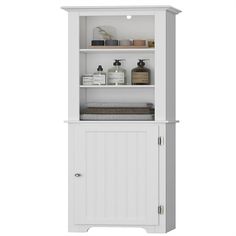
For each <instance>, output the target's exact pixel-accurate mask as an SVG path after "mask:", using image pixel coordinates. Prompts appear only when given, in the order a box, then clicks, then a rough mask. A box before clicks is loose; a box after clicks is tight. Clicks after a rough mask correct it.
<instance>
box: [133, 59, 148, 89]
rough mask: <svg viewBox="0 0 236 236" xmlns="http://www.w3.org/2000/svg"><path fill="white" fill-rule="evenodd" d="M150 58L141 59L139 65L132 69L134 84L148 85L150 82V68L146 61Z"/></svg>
mask: <svg viewBox="0 0 236 236" xmlns="http://www.w3.org/2000/svg"><path fill="white" fill-rule="evenodd" d="M147 60H148V59H139V62H138V63H137V65H138V67H136V68H134V69H133V70H132V71H131V83H132V85H146V84H150V69H148V68H147V67H145V63H144V61H147Z"/></svg>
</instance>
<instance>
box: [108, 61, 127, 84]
mask: <svg viewBox="0 0 236 236" xmlns="http://www.w3.org/2000/svg"><path fill="white" fill-rule="evenodd" d="M121 61H124V59H115V62H114V63H113V67H112V68H110V69H109V70H108V84H111V85H124V84H126V70H125V69H123V68H122V67H121Z"/></svg>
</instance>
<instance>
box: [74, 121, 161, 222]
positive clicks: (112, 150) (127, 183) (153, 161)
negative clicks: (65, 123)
mask: <svg viewBox="0 0 236 236" xmlns="http://www.w3.org/2000/svg"><path fill="white" fill-rule="evenodd" d="M75 129H76V131H75V143H74V144H75V145H74V147H75V151H74V173H71V174H72V175H73V176H74V178H73V183H74V185H73V186H74V189H73V199H74V207H73V210H74V213H73V214H74V224H104V225H108V224H123V225H137V224H138V225H157V224H158V210H157V208H158V142H157V137H158V130H157V129H158V128H157V126H154V125H91V126H87V125H77V126H76V127H75ZM76 173H78V174H79V176H78V175H77V176H78V177H76V176H75V175H76Z"/></svg>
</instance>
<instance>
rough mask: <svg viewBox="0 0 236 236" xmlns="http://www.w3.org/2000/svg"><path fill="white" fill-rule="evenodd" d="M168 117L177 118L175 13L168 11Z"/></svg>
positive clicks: (170, 118) (169, 118) (168, 118)
mask: <svg viewBox="0 0 236 236" xmlns="http://www.w3.org/2000/svg"><path fill="white" fill-rule="evenodd" d="M166 119H167V120H175V15H174V14H173V13H170V12H167V13H166Z"/></svg>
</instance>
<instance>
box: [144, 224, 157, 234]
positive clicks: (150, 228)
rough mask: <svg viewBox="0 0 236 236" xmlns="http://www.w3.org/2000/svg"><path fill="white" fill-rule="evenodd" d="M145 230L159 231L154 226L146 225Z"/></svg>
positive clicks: (149, 231) (150, 231)
mask: <svg viewBox="0 0 236 236" xmlns="http://www.w3.org/2000/svg"><path fill="white" fill-rule="evenodd" d="M145 230H146V231H147V233H159V231H158V229H157V227H156V226H146V227H145Z"/></svg>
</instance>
